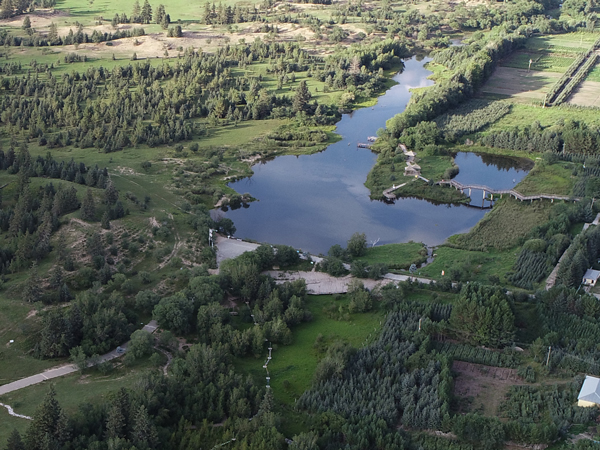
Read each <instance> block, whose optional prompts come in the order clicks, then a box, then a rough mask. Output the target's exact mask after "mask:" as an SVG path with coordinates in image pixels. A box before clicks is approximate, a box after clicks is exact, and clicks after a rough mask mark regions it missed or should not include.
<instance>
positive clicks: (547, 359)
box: [546, 347, 552, 366]
mask: <svg viewBox="0 0 600 450" xmlns="http://www.w3.org/2000/svg"><path fill="white" fill-rule="evenodd" d="M550 352H552V347H548V357H547V358H546V366H547V365H548V364H550Z"/></svg>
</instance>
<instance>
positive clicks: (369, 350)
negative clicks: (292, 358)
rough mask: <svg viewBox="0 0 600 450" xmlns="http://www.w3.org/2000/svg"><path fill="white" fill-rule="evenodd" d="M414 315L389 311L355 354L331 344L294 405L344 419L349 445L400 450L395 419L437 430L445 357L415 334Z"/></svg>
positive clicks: (446, 384)
mask: <svg viewBox="0 0 600 450" xmlns="http://www.w3.org/2000/svg"><path fill="white" fill-rule="evenodd" d="M419 318H420V317H419V316H418V315H417V314H414V313H404V312H392V313H390V314H389V315H388V317H387V320H386V322H385V325H384V326H383V329H382V331H381V334H380V336H379V338H378V340H377V341H376V342H375V343H373V344H371V345H368V346H366V347H363V348H361V349H359V350H357V351H355V352H353V351H352V350H351V349H349V348H348V347H347V346H345V345H343V344H338V345H335V346H332V347H331V348H330V350H329V352H328V354H327V355H326V357H325V358H323V359H322V360H321V362H320V363H319V366H318V367H317V369H316V371H315V380H314V385H313V387H312V388H311V389H310V390H308V391H306V392H305V393H304V394H303V395H302V396H301V397H300V399H298V402H297V405H298V407H299V408H301V409H303V410H308V411H312V412H324V411H332V412H335V413H336V414H339V415H341V416H342V417H345V418H346V419H347V420H348V422H349V423H348V427H347V430H348V433H349V436H347V439H348V440H349V441H350V443H351V448H361V447H363V448H365V447H372V446H378V445H383V444H382V443H385V445H384V446H385V448H403V447H402V444H401V443H399V442H397V441H395V438H394V435H397V432H396V427H397V426H398V423H400V424H402V425H403V426H405V427H408V428H429V429H437V428H439V427H440V426H441V424H442V421H443V420H447V419H448V418H449V400H450V394H451V391H452V377H451V375H450V367H449V364H448V361H447V360H446V359H444V358H439V357H435V356H433V355H432V354H431V353H430V352H429V341H428V339H425V340H423V339H420V338H419V334H418V331H417V330H418V323H419ZM421 337H423V335H421ZM378 428H379V431H377V432H375V431H374V430H377V429H378ZM372 430H373V431H372ZM376 435H379V437H378V438H376V437H375V436H376ZM334 442H336V441H334Z"/></svg>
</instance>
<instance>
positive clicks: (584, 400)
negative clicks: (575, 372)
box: [577, 375, 600, 406]
mask: <svg viewBox="0 0 600 450" xmlns="http://www.w3.org/2000/svg"><path fill="white" fill-rule="evenodd" d="M598 405H600V378H596V377H590V376H589V375H586V377H585V381H584V382H583V386H581V391H579V395H578V396H577V406H598Z"/></svg>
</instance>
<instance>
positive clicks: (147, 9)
mask: <svg viewBox="0 0 600 450" xmlns="http://www.w3.org/2000/svg"><path fill="white" fill-rule="evenodd" d="M141 18H142V20H141V22H142V23H150V22H152V6H150V3H148V0H144V6H142V14H141Z"/></svg>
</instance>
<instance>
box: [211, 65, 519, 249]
mask: <svg viewBox="0 0 600 450" xmlns="http://www.w3.org/2000/svg"><path fill="white" fill-rule="evenodd" d="M427 61H429V59H427V58H425V59H420V60H418V59H417V58H416V57H413V58H411V59H410V60H407V61H406V62H405V64H406V67H405V70H404V71H403V72H402V73H401V74H398V75H396V76H395V77H394V80H395V81H397V82H398V83H399V84H397V85H395V86H393V87H392V88H390V89H389V90H388V91H387V92H386V93H385V94H384V95H383V96H381V97H380V98H379V101H378V103H377V105H376V106H375V107H374V108H363V109H360V110H358V111H355V112H353V113H352V114H345V115H344V116H343V117H342V120H341V121H340V122H339V123H338V125H337V130H336V132H337V133H338V134H340V135H341V136H342V137H343V139H342V140H341V141H340V142H337V143H335V144H332V145H330V146H329V147H328V148H327V149H326V150H325V151H323V152H321V153H318V154H314V155H302V156H280V157H277V158H276V159H274V160H272V161H269V162H267V163H264V164H257V165H255V166H254V167H253V170H254V175H253V176H252V177H251V178H246V179H243V180H241V181H237V182H235V183H231V184H230V186H231V187H232V188H233V189H235V190H236V191H237V192H239V193H245V192H249V193H250V194H251V195H252V196H254V197H255V198H257V199H258V200H259V201H257V202H253V203H251V204H250V205H249V207H248V208H240V209H237V210H234V211H227V212H225V213H224V212H221V211H219V212H218V214H221V215H225V216H226V217H229V218H230V219H232V220H233V221H234V223H235V226H236V228H237V232H236V236H237V237H239V238H248V239H253V240H256V241H259V242H269V243H271V244H287V245H291V246H293V247H295V248H299V249H302V250H305V251H309V252H311V253H313V254H318V253H326V252H327V250H328V249H329V247H331V246H332V245H333V244H341V245H344V246H345V243H346V241H347V240H348V238H350V236H351V235H352V233H354V232H356V231H358V232H364V233H366V234H367V239H368V240H369V241H373V240H376V239H379V244H388V243H397V242H408V241H410V240H413V241H421V242H424V243H426V244H428V245H435V244H441V243H442V242H444V240H445V239H446V238H447V237H448V236H451V235H453V234H456V233H464V232H466V231H468V230H469V229H470V228H471V227H472V226H473V225H475V224H476V223H477V222H478V221H479V220H480V219H481V218H482V217H483V215H484V214H485V212H486V211H485V210H481V209H477V208H472V207H467V206H449V205H441V206H440V205H433V204H431V203H429V202H427V201H424V200H417V199H398V200H397V201H396V203H395V204H385V203H383V202H380V201H372V200H370V199H369V191H368V189H367V188H365V186H364V182H365V180H366V178H367V174H368V173H369V171H370V170H371V168H372V167H373V165H374V164H375V160H376V159H377V155H375V154H373V153H372V152H371V151H370V150H368V149H362V148H356V144H357V143H358V142H366V140H367V137H368V136H374V135H375V134H376V132H377V130H378V129H379V128H381V127H384V126H385V121H386V120H387V119H389V118H391V117H393V116H394V115H395V114H397V113H399V112H402V111H403V110H404V109H405V107H406V105H407V103H408V100H409V99H410V95H411V94H410V92H409V89H411V88H415V87H424V86H430V85H431V84H433V83H432V82H431V81H430V80H428V79H427V76H429V75H430V74H431V72H430V71H428V70H427V69H425V68H424V67H423V65H424V64H425V63H426V62H427ZM348 144H350V145H348ZM477 160H478V161H479V162H477ZM461 162H462V163H461ZM457 163H458V164H459V166H460V168H461V170H460V174H459V175H458V178H457V179H458V180H459V181H461V182H463V183H464V182H465V181H462V180H461V179H460V177H468V176H471V175H470V173H471V172H478V171H480V170H483V171H485V173H486V174H487V175H484V178H483V180H485V181H486V182H485V183H484V184H486V185H489V186H490V187H511V186H513V182H512V180H513V179H517V177H520V178H522V177H523V176H524V175H525V174H526V172H522V171H519V170H518V169H517V168H512V169H509V171H508V172H506V171H505V170H504V169H498V168H497V167H496V166H494V165H492V166H486V165H485V164H484V163H483V162H482V161H481V158H480V157H479V156H477V155H470V154H466V156H464V157H463V156H462V154H459V155H457ZM462 164H465V167H464V168H463V165H462ZM503 164H506V163H505V162H503ZM509 165H510V164H509ZM488 169H489V170H488ZM496 172H498V173H499V174H500V175H498V177H499V178H494V180H497V182H498V183H499V184H500V185H498V186H495V185H490V184H489V183H491V181H490V179H491V178H492V175H491V174H495V173H496ZM504 172H506V173H504ZM520 178H519V179H520ZM464 179H465V180H466V179H467V178H464ZM402 182H404V181H403V180H402V179H400V178H399V179H398V180H396V183H402ZM494 182H495V181H494ZM391 184H392V183H391V182H390V185H391ZM480 198H481V197H479V199H480Z"/></svg>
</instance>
